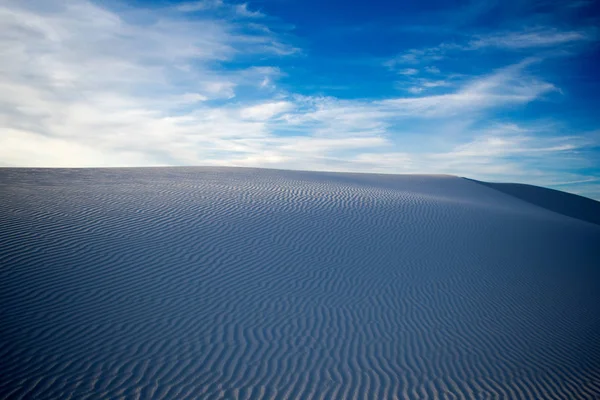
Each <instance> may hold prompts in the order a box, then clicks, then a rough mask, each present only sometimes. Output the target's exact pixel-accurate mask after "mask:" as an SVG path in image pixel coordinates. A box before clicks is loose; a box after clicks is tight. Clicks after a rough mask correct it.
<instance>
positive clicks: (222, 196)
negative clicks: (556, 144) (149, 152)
mask: <svg viewBox="0 0 600 400" xmlns="http://www.w3.org/2000/svg"><path fill="white" fill-rule="evenodd" d="M507 193H511V192H510V191H506V190H505V191H504V192H501V191H498V190H496V189H494V188H491V187H488V186H486V185H483V184H481V183H478V182H474V181H469V180H466V179H462V178H457V177H452V176H398V175H396V176H395V175H369V174H334V173H317V172H298V171H297V172H292V171H275V170H259V169H240V168H156V169H97V170H96V169H82V170H76V169H70V170H69V169H62V170H61V169H54V170H34V169H1V170H0V196H1V201H0V226H1V228H0V304H1V322H2V323H1V325H0V371H2V372H1V377H0V380H1V381H0V398H3V399H13V398H14V399H24V398H37V399H56V398H73V399H84V398H94V399H96V398H97V399H101V398H102V399H107V398H111V399H112V398H153V399H193V398H206V399H218V398H223V399H280V398H290V399H291V398H302V399H309V398H315V399H346V398H349V399H399V398H410V399H417V398H431V399H433V398H442V399H485V398H506V399H545V398H553V399H567V398H568V399H575V398H582V399H593V398H599V397H600V270H599V267H600V226H598V225H596V224H594V223H591V222H590V218H587V221H586V220H581V219H576V218H572V215H571V216H568V215H569V214H568V213H567V212H565V210H564V209H561V210H560V211H561V212H562V213H561V212H556V211H557V210H556V209H554V210H553V209H552V207H549V208H544V207H543V205H544V204H545V203H544V202H545V201H546V200H548V199H547V198H546V197H545V196H546V195H545V194H544V193H542V192H540V193H541V194H540V195H539V196H541V199H540V198H538V199H537V203H535V204H532V199H529V200H528V201H524V200H522V199H521V198H519V197H522V196H519V195H517V194H515V193H512V194H513V195H509V194H507ZM539 196H538V197H539ZM560 196H562V197H561V199H560V201H559V203H560V206H561V207H562V208H566V209H567V211H569V208H570V207H571V208H577V207H578V204H579V203H578V202H577V201H578V200H577V199H576V198H575V197H573V196H571V195H565V194H561V195H560ZM573 199H575V200H573ZM550 201H551V202H552V201H553V200H550ZM590 201H591V200H590ZM590 204H594V206H595V207H597V203H590ZM590 207H591V206H590ZM574 212H576V210H575V211H574ZM594 213H595V211H593V212H591V218H592V219H593V218H596V217H598V216H597V215H596V214H594ZM564 214H567V215H564Z"/></svg>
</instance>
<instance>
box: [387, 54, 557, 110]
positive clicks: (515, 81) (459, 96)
mask: <svg viewBox="0 0 600 400" xmlns="http://www.w3.org/2000/svg"><path fill="white" fill-rule="evenodd" d="M535 61H536V60H535V59H526V60H523V61H521V62H519V63H517V64H514V65H511V66H508V67H505V68H502V69H499V70H498V71H496V72H494V73H493V74H490V75H487V76H483V77H478V78H475V79H473V80H471V81H467V82H466V83H465V84H464V85H463V86H462V87H460V88H459V89H458V90H457V91H455V92H451V93H446V94H439V95H432V96H422V97H410V98H395V99H387V100H383V101H381V102H380V104H381V105H382V106H384V107H389V108H390V109H393V110H395V111H396V112H397V113H400V114H401V115H407V114H408V115H412V114H418V115H426V116H430V117H442V116H449V115H450V116H451V115H458V114H463V115H464V114H465V113H472V112H476V111H482V110H485V109H489V108H496V107H502V106H506V105H511V104H523V103H528V102H531V101H533V100H535V99H537V98H539V97H540V96H542V95H544V94H546V93H549V92H552V91H555V90H556V87H555V86H554V85H553V84H551V83H548V82H544V81H541V80H538V79H535V78H533V77H529V76H527V75H526V74H524V70H525V68H526V67H527V66H528V65H530V64H532V63H533V62H535ZM427 83H428V82H425V85H424V86H426V85H427ZM429 84H430V85H433V86H435V85H436V83H434V82H430V83H429ZM437 84H438V86H440V85H442V84H444V85H445V84H446V82H438V83H437ZM421 91H422V89H419V90H417V91H416V93H420V92H421Z"/></svg>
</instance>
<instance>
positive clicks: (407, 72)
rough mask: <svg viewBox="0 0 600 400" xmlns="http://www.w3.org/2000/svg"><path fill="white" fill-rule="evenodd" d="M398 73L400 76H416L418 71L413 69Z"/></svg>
mask: <svg viewBox="0 0 600 400" xmlns="http://www.w3.org/2000/svg"><path fill="white" fill-rule="evenodd" d="M398 73H399V74H400V75H416V74H418V73H419V70H418V69H415V68H405V69H402V70H400V71H398Z"/></svg>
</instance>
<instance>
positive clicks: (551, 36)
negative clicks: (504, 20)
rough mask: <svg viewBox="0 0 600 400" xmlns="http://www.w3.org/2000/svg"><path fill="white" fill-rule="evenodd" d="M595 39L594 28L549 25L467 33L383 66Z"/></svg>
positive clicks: (392, 67)
mask: <svg viewBox="0 0 600 400" xmlns="http://www.w3.org/2000/svg"><path fill="white" fill-rule="evenodd" d="M595 39H596V36H595V34H594V30H593V29H582V30H562V31H561V30H559V29H557V28H551V27H535V28H525V29H520V30H516V31H514V30H513V31H499V32H492V33H487V34H477V35H468V36H467V39H466V40H464V41H462V42H443V43H440V44H438V45H435V46H431V47H424V48H420V49H409V50H406V51H404V52H402V53H400V54H398V55H397V56H395V57H394V58H392V59H389V60H387V61H385V62H384V63H383V65H384V66H385V67H387V68H389V69H396V68H398V67H402V66H405V65H417V64H429V63H432V62H438V61H440V60H444V59H445V58H447V57H448V56H449V55H453V54H457V53H461V52H475V51H480V50H484V49H496V50H499V49H502V50H509V51H523V50H539V49H543V48H556V47H560V46H566V45H573V44H578V43H582V42H589V41H592V40H595ZM427 68H429V69H427ZM427 68H426V70H427V71H428V72H434V73H438V72H439V70H437V69H436V68H435V67H427ZM435 71H438V72H435Z"/></svg>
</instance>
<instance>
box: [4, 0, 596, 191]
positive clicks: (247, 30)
mask: <svg viewBox="0 0 600 400" xmlns="http://www.w3.org/2000/svg"><path fill="white" fill-rule="evenodd" d="M124 10H125V11H119V12H117V11H114V10H111V9H108V8H106V7H101V6H99V5H98V4H96V3H92V2H89V1H86V0H69V1H67V0H64V1H62V0H52V1H41V0H38V1H29V2H21V1H16V0H7V1H5V2H3V3H2V5H0V24H1V25H2V26H3V29H2V31H1V32H0V49H1V50H0V51H1V52H2V63H0V164H1V165H4V166H11V165H16V166H47V167H52V166H67V167H71V166H149V165H238V166H263V167H278V168H294V169H321V170H336V171H363V172H368V171H371V172H396V173H398V172H413V173H414V172H419V173H426V172H429V173H454V174H459V175H468V176H472V177H474V178H492V177H495V178H499V179H500V178H502V179H504V178H505V179H506V180H513V181H517V180H520V179H521V180H522V179H528V178H531V177H532V176H535V177H536V181H538V182H547V183H548V184H552V183H553V182H559V183H560V182H571V183H570V184H571V185H577V183H572V182H575V181H585V180H587V179H589V176H586V175H585V174H584V173H578V172H576V171H577V170H578V169H580V168H584V167H586V162H589V159H588V158H586V156H585V154H584V153H585V151H586V149H588V148H590V147H593V146H597V144H598V142H599V140H597V139H593V140H592V139H589V138H587V139H585V140H584V138H583V136H581V135H578V134H577V133H576V132H575V133H573V134H572V135H570V136H565V135H564V134H562V133H561V129H559V128H556V127H550V128H547V129H546V128H539V127H524V126H523V124H519V123H514V124H509V123H507V122H506V121H503V122H502V123H498V122H497V115H498V114H499V113H501V112H502V111H503V110H505V109H506V108H508V107H516V106H521V105H525V104H528V103H531V102H534V101H539V100H541V99H544V98H545V97H547V96H549V95H550V94H553V93H558V88H557V87H556V86H555V85H554V84H553V83H551V82H549V81H547V80H545V79H543V78H542V77H539V76H535V75H533V74H532V73H531V71H530V69H531V68H530V66H532V65H534V64H535V63H539V62H542V61H541V59H539V58H538V59H536V58H531V57H526V58H524V59H523V60H522V61H520V62H517V63H513V64H511V65H508V66H504V67H501V68H497V69H495V70H492V71H487V72H486V73H481V74H478V75H471V76H461V77H460V78H457V79H455V78H453V76H451V75H449V74H442V73H441V72H440V70H439V69H438V68H437V67H435V66H433V65H431V64H428V65H426V66H425V67H424V68H423V69H419V70H418V69H417V68H406V67H402V68H401V72H404V73H403V74H402V73H401V74H400V76H398V75H396V77H395V79H405V81H404V83H405V87H406V88H408V90H412V91H413V93H414V94H413V95H410V96H400V95H398V96H392V97H387V98H380V97H368V95H367V96H366V97H363V98H345V99H341V98H336V97H333V96H316V95H306V94H304V95H301V94H299V93H296V92H295V91H294V88H293V84H290V83H289V81H290V80H288V82H287V84H286V85H285V86H283V85H281V79H283V78H285V77H287V75H286V72H287V71H286V70H285V68H283V67H282V66H281V65H285V64H284V63H282V64H279V62H280V61H281V60H282V59H283V58H287V57H294V56H295V55H296V54H297V53H298V52H299V50H298V49H297V48H296V47H295V46H294V45H293V43H289V42H288V41H287V40H284V39H283V36H280V35H278V34H277V32H276V29H275V28H272V27H271V26H269V25H268V24H269V21H270V18H268V16H265V15H262V14H260V15H258V14H257V13H258V12H257V11H250V10H249V9H248V7H247V6H246V5H244V4H230V3H227V2H223V1H202V2H192V3H185V4H183V5H179V6H177V7H167V8H149V9H143V10H138V9H135V8H131V7H130V8H124ZM538 33H539V32H538ZM491 37H492V36H491V35H489V36H488V41H489V42H490V43H491V42H492V41H491V39H490V38H491ZM285 38H286V39H290V37H289V36H285ZM508 38H510V37H508ZM480 39H481V38H478V39H477V40H480ZM474 40H475V39H474ZM519 40H523V38H521V39H519ZM529 40H532V39H531V38H529ZM547 40H549V39H547ZM554 40H555V42H556V41H557V40H558V39H556V38H555V39H554ZM563 40H566V39H563ZM573 40H575V39H573ZM489 46H492V44H489ZM494 46H498V44H494ZM442 48H443V49H444V50H443V51H454V50H456V45H444V46H439V47H438V48H437V49H438V50H439V49H442ZM436 51H437V50H436ZM436 51H433V50H431V49H424V50H414V51H412V52H411V53H409V55H410V56H409V57H407V59H410V58H411V57H414V62H422V61H423V59H424V58H426V59H427V58H428V60H429V61H428V63H429V62H431V61H432V60H435V59H436V57H439V56H440V53H436ZM411 62H412V61H411ZM393 67H394V68H396V66H395V64H394V66H393ZM444 70H446V68H445V67H444ZM428 74H436V75H435V76H433V78H435V79H430V78H432V75H428ZM432 93H433V94H432ZM559 165H560V166H561V167H560V168H562V169H560V168H559V167H558V166H559ZM565 171H567V172H565ZM573 171H575V172H573ZM582 184H585V185H593V184H594V182H592V181H590V182H582ZM572 187H573V186H569V188H572ZM573 190H574V189H573Z"/></svg>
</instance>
